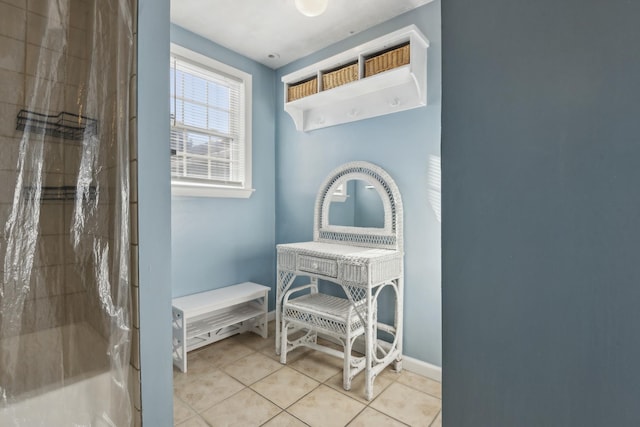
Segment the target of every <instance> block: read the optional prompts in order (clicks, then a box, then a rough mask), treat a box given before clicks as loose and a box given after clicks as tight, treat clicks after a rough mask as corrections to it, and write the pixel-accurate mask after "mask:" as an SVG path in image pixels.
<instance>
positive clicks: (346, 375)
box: [342, 333, 352, 391]
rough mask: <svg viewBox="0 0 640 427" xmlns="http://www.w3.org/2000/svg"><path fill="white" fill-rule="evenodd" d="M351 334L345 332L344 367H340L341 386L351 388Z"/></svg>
mask: <svg viewBox="0 0 640 427" xmlns="http://www.w3.org/2000/svg"><path fill="white" fill-rule="evenodd" d="M351 344H352V343H351V336H350V335H349V334H348V333H347V336H346V337H345V340H344V357H343V359H344V367H343V368H342V387H343V388H344V389H345V390H347V391H348V390H351Z"/></svg>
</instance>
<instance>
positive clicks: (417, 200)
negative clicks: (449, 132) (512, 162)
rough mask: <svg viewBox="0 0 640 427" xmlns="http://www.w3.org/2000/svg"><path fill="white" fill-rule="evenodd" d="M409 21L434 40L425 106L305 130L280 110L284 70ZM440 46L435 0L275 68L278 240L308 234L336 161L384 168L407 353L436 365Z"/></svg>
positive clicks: (302, 237)
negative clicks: (395, 215) (393, 197)
mask: <svg viewBox="0 0 640 427" xmlns="http://www.w3.org/2000/svg"><path fill="white" fill-rule="evenodd" d="M410 24H415V25H417V26H418V27H419V28H420V29H421V30H422V32H423V33H424V34H425V35H426V36H427V38H428V39H429V41H430V43H431V47H430V48H429V49H428V67H429V68H428V105H427V106H426V107H423V108H418V109H414V110H409V111H405V112H400V113H395V114H391V115H386V116H382V117H377V118H373V119H368V120H362V121H358V122H354V123H349V124H345V125H340V126H334V127H330V128H325V129H319V130H316V131H313V132H309V133H303V132H298V131H296V130H295V127H294V124H293V121H292V119H291V117H289V115H287V114H286V113H285V112H284V111H283V108H282V105H283V89H282V83H281V81H280V77H281V76H282V75H284V74H287V73H289V72H292V71H294V70H297V69H298V68H300V67H304V66H306V65H309V64H312V63H314V62H316V61H319V60H321V59H324V58H326V57H329V56H331V55H334V54H337V53H340V52H342V51H344V50H345V49H349V48H351V47H354V46H356V45H358V44H361V43H364V42H367V41H369V40H371V39H373V38H375V37H379V36H382V35H384V34H387V33H389V32H391V31H394V30H396V29H399V28H402V27H404V26H406V25H410ZM440 51H441V37H440V2H439V1H437V0H436V1H434V2H432V3H430V4H427V5H425V6H422V7H420V8H418V9H416V10H415V11H412V12H410V13H407V14H404V15H401V16H399V17H397V18H395V19H392V20H391V21H388V22H385V23H383V24H381V25H378V26H376V27H374V28H373V29H371V30H369V31H366V32H363V33H361V34H357V35H355V36H353V37H351V38H349V39H347V40H345V41H343V42H340V43H337V44H335V45H333V46H331V47H329V48H327V49H324V50H322V51H320V52H317V53H314V54H313V55H310V56H308V57H306V58H303V59H301V60H298V61H296V62H294V63H292V64H289V65H287V66H285V67H283V68H281V69H279V70H278V71H277V85H278V90H277V106H278V109H277V116H276V120H277V124H276V233H277V235H276V238H277V241H278V243H286V242H295V241H303V240H311V239H312V238H313V205H314V201H315V197H316V191H317V190H318V188H319V186H320V184H321V183H322V181H323V180H324V178H325V177H326V175H327V174H328V173H329V172H331V170H333V169H334V168H335V167H337V166H339V165H341V164H342V163H345V162H348V161H353V160H366V161H370V162H372V163H375V164H378V165H380V166H382V167H383V168H384V169H386V170H387V171H388V172H389V173H390V174H391V176H392V177H393V178H394V180H395V181H396V183H397V184H398V186H399V188H400V191H401V193H402V198H403V202H404V209H405V215H404V220H405V252H406V257H405V274H406V280H405V314H404V319H405V335H404V344H405V353H406V354H407V355H408V356H411V357H414V358H417V359H420V360H423V361H426V362H430V363H432V364H435V365H440V363H441V343H440V342H441V321H440V316H441V308H440V307H441V301H440V290H441V289H440V280H441V274H440V270H441V265H440V223H439V222H438V221H437V219H436V215H435V213H434V211H433V209H432V207H431V205H430V204H429V201H428V188H429V187H428V159H429V156H430V155H435V156H439V155H440V87H441V61H440ZM383 317H384V316H383Z"/></svg>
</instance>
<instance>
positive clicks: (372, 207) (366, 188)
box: [329, 179, 384, 228]
mask: <svg viewBox="0 0 640 427" xmlns="http://www.w3.org/2000/svg"><path fill="white" fill-rule="evenodd" d="M329 225H342V226H346V227H372V228H384V207H383V205H382V199H381V198H380V195H379V194H378V191H377V190H376V188H375V187H374V186H373V185H370V184H369V183H367V182H366V181H363V180H361V179H352V180H349V181H347V182H345V183H344V184H342V186H341V188H339V189H338V191H336V192H335V193H334V194H333V197H332V201H331V205H330V207H329Z"/></svg>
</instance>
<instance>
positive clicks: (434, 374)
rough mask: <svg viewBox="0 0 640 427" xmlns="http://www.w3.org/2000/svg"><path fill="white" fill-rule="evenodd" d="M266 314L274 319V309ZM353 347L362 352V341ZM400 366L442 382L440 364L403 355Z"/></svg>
mask: <svg viewBox="0 0 640 427" xmlns="http://www.w3.org/2000/svg"><path fill="white" fill-rule="evenodd" d="M267 316H268V317H267V319H269V321H272V320H275V318H276V312H275V310H274V311H270V312H269V314H268V315H267ZM323 338H325V339H327V340H329V341H332V342H335V343H336V344H340V341H339V340H338V339H336V338H333V337H330V336H323ZM353 349H354V350H356V351H360V352H361V353H362V352H364V342H362V340H356V342H355V343H354V344H353ZM402 368H403V369H406V370H407V371H409V372H413V373H414V374H418V375H422V376H423V377H427V378H429V379H432V380H434V381H438V382H442V368H441V367H440V366H436V365H432V364H431V363H429V362H423V361H422V360H419V359H414V358H413V357H409V356H407V355H403V356H402Z"/></svg>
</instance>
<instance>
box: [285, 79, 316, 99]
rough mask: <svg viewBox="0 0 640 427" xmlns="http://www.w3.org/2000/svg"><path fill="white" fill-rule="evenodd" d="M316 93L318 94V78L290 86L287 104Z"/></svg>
mask: <svg viewBox="0 0 640 427" xmlns="http://www.w3.org/2000/svg"><path fill="white" fill-rule="evenodd" d="M314 93H318V78H317V77H314V78H312V79H309V80H305V81H303V82H300V83H295V84H292V85H289V87H288V88H287V102H291V101H295V100H296V99H300V98H304V97H305V96H309V95H313V94H314Z"/></svg>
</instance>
